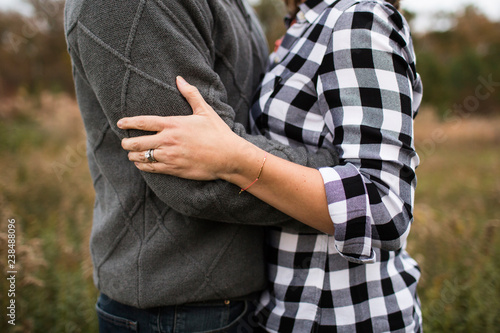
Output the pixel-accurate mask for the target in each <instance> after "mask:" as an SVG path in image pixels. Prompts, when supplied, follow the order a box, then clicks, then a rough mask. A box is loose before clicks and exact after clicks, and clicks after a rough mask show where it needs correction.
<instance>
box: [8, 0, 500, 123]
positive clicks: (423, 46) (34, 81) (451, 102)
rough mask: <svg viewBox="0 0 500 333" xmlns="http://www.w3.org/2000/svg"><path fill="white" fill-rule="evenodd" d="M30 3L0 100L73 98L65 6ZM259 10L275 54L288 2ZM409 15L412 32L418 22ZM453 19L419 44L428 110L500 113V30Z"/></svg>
mask: <svg viewBox="0 0 500 333" xmlns="http://www.w3.org/2000/svg"><path fill="white" fill-rule="evenodd" d="M26 1H27V2H28V3H30V4H31V6H32V7H33V14H32V15H31V16H29V17H26V16H22V15H20V14H17V13H13V12H8V13H6V12H0V96H6V95H13V94H16V93H18V92H19V90H20V89H22V90H24V91H27V92H28V93H30V94H33V95H37V94H39V93H40V92H41V91H44V90H49V91H54V92H58V91H64V92H68V93H70V94H73V82H72V77H71V63H70V58H69V56H68V54H67V51H66V42H65V40H64V29H63V11H64V0H26ZM254 8H255V11H256V13H257V15H258V16H259V18H260V20H261V23H262V26H263V29H264V32H265V34H266V37H267V40H268V45H269V49H270V51H272V50H273V49H274V42H275V41H276V40H277V39H279V38H280V37H281V36H283V34H284V33H285V25H284V23H283V17H284V16H285V14H286V12H285V6H284V4H283V1H282V0H260V1H259V2H257V3H256V4H255V5H254ZM403 14H404V15H405V17H406V19H407V20H408V21H409V22H410V24H412V20H413V19H414V17H415V14H414V13H411V12H406V11H403ZM450 17H451V19H452V21H453V22H454V24H453V25H452V27H451V28H450V29H449V30H447V31H430V32H428V33H426V34H418V35H417V34H415V35H414V36H413V37H414V42H415V49H416V52H417V59H418V63H417V67H418V71H419V72H420V74H421V75H422V79H423V81H424V90H425V92H424V104H428V105H432V106H434V107H435V108H436V109H437V110H438V111H439V112H440V113H441V114H442V115H450V114H454V113H455V114H456V113H458V112H461V111H460V110H461V109H464V107H466V108H468V109H469V110H473V112H474V113H477V114H479V113H487V112H492V111H493V110H497V109H499V107H498V106H499V105H500V94H499V93H498V91H495V90H498V89H499V88H500V85H499V84H498V83H497V82H500V66H498V65H497V62H498V59H500V23H499V22H491V21H490V20H488V18H487V17H486V16H484V15H483V14H481V13H480V12H479V11H478V10H477V9H476V8H475V7H473V6H469V7H467V8H465V9H464V11H463V12H461V13H459V14H456V15H455V16H450ZM484 82H489V83H490V85H489V87H488V88H489V89H487V90H485V91H484V93H485V94H486V93H488V98H483V96H485V95H484V94H483V95H481V96H480V97H481V98H479V97H478V96H477V88H478V86H480V85H481V84H483V85H484ZM484 89H485V88H483V90H484ZM467 103H468V105H464V104H467ZM469 113H472V112H469Z"/></svg>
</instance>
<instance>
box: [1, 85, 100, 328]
mask: <svg viewBox="0 0 500 333" xmlns="http://www.w3.org/2000/svg"><path fill="white" fill-rule="evenodd" d="M84 146H85V137H84V133H83V127H82V123H81V120H80V117H79V113H78V108H77V106H76V103H75V101H74V100H73V99H71V98H68V97H66V96H54V95H48V94H43V95H41V96H40V98H39V99H36V100H33V99H30V98H26V97H24V98H23V97H22V96H21V97H19V98H16V99H12V100H8V101H5V100H3V101H2V103H1V105H0V170H2V172H1V173H0V205H1V212H0V221H1V223H0V256H1V258H2V259H1V260H0V269H1V271H2V272H6V271H7V268H6V258H7V242H6V240H7V238H6V237H7V235H6V233H7V220H8V219H12V218H13V219H15V220H16V240H17V246H16V269H17V271H18V274H17V281H16V297H15V299H16V317H17V318H16V319H17V320H16V326H15V327H13V326H11V325H8V324H7V322H6V320H5V319H6V317H5V316H4V313H5V311H1V313H2V319H1V320H0V331H1V332H95V331H96V330H97V327H96V320H95V315H94V310H93V307H94V303H95V299H96V291H95V288H94V287H93V284H92V281H91V274H92V266H91V262H90V259H89V250H88V238H89V233H90V228H91V223H92V207H93V195H94V194H93V190H92V184H91V180H90V176H89V173H88V167H87V162H86V158H85V151H84ZM6 282H7V281H6V280H5V279H2V282H1V283H0V286H1V291H0V293H1V296H0V306H1V308H2V309H5V308H6V306H7V303H6V302H7V301H8V298H7V291H6V290H7V288H6V287H7V283H6Z"/></svg>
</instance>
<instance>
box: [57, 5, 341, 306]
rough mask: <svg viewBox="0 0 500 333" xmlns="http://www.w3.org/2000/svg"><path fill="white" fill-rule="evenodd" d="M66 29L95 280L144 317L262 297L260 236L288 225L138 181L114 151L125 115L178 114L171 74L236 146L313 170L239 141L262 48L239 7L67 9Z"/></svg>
mask: <svg viewBox="0 0 500 333" xmlns="http://www.w3.org/2000/svg"><path fill="white" fill-rule="evenodd" d="M65 29H66V36H67V41H68V49H69V52H70V55H71V57H72V61H73V68H74V79H75V86H76V93H77V97H78V103H79V105H80V109H81V114H82V118H83V121H84V125H85V129H86V132H87V146H88V149H87V151H88V161H89V166H90V171H91V175H92V178H93V182H94V187H95V192H96V200H95V207H94V221H93V225H92V235H91V242H90V248H91V254H92V260H93V264H94V280H95V283H96V285H97V287H98V288H99V290H100V291H101V292H103V293H105V294H107V295H108V296H110V297H111V298H113V299H115V300H116V301H119V302H122V303H125V304H128V305H132V306H136V307H140V308H148V307H153V306H161V305H172V304H182V303H187V302H197V301H205V300H215V299H231V298H242V297H245V296H246V295H249V294H251V293H253V292H255V291H259V290H261V289H262V288H264V286H265V280H266V279H265V275H264V258H263V247H262V244H263V237H262V236H263V230H262V227H261V226H265V225H276V224H282V223H291V222H289V221H290V218H288V217H287V216H285V215H284V214H282V213H280V212H278V211H276V210H275V209H273V208H271V207H269V206H268V205H266V204H265V203H263V202H261V201H259V200H258V199H256V198H255V197H253V196H251V195H249V194H247V193H244V194H242V195H238V190H239V189H238V188H237V187H236V186H234V185H232V184H229V183H226V182H223V181H212V182H196V181H190V180H184V179H179V178H175V177H170V176H165V175H158V174H148V173H141V172H140V171H138V170H137V169H136V168H135V166H134V165H133V163H131V162H130V161H128V159H127V152H125V151H124V150H123V149H122V148H121V146H120V140H121V139H122V138H124V137H130V136H137V135H143V134H145V133H141V132H139V131H123V130H120V129H118V128H117V127H116V122H117V121H118V120H119V119H120V118H122V117H125V116H135V115H141V114H149V115H164V116H168V115H187V114H190V113H191V109H190V107H189V105H188V104H187V103H186V101H185V100H184V99H183V98H182V96H181V95H180V94H179V93H178V91H177V89H176V85H175V77H176V76H177V75H182V76H183V77H184V78H186V79H187V80H188V82H191V83H193V84H194V85H196V86H197V87H198V88H199V89H200V92H201V93H202V95H203V96H204V97H205V99H206V100H207V101H208V102H209V103H210V104H211V105H212V106H213V107H214V109H215V110H217V112H218V113H219V114H220V116H221V117H222V118H223V119H224V120H225V121H226V122H227V124H228V125H229V126H230V127H231V128H233V130H234V131H235V132H236V133H238V134H239V135H241V136H243V137H245V138H247V139H248V140H250V141H252V142H253V143H255V144H256V145H258V146H260V147H262V148H263V149H265V150H267V151H268V152H270V153H272V154H275V155H278V156H280V157H283V158H285V159H288V160H291V161H293V162H296V163H299V164H302V165H308V166H312V167H319V166H326V165H332V164H334V163H335V162H336V160H335V156H332V155H330V154H329V153H326V152H324V151H321V152H320V153H318V154H314V155H312V154H309V153H307V152H306V151H305V150H303V149H292V148H290V147H286V146H283V145H281V144H278V143H276V142H272V141H269V140H267V139H264V138H263V137H251V136H249V135H247V134H246V131H245V125H246V122H247V110H248V109H249V104H250V102H251V101H250V100H251V95H252V91H253V90H254V89H255V88H256V86H257V84H258V80H259V78H260V75H261V74H262V72H263V71H264V69H265V59H266V58H267V55H266V52H267V51H266V48H265V46H264V45H265V41H264V38H263V35H262V33H261V30H260V28H259V26H258V24H257V23H256V22H255V19H254V17H253V14H251V11H249V10H248V5H245V4H243V2H242V1H241V0H133V1H122V0H120V1H117V0H68V1H67V4H66V15H65Z"/></svg>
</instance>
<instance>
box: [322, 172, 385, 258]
mask: <svg viewBox="0 0 500 333" xmlns="http://www.w3.org/2000/svg"><path fill="white" fill-rule="evenodd" d="M319 172H320V173H321V176H322V177H323V182H324V184H325V191H326V198H327V201H328V211H329V212H330V217H331V219H332V222H333V224H334V227H335V234H334V238H335V247H336V249H337V251H338V252H339V253H340V255H341V256H342V257H344V258H345V259H347V260H349V261H351V262H354V263H358V264H367V263H372V262H375V251H373V249H372V217H371V213H370V201H369V198H368V192H367V190H366V187H365V183H364V181H363V177H362V176H361V174H360V173H359V171H358V169H357V168H356V167H355V166H354V165H352V164H349V163H348V164H346V165H339V166H335V167H329V168H321V169H319Z"/></svg>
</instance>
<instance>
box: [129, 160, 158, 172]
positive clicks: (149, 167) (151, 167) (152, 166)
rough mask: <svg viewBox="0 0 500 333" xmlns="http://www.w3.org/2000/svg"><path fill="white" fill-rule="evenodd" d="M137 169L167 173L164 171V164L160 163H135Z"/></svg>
mask: <svg viewBox="0 0 500 333" xmlns="http://www.w3.org/2000/svg"><path fill="white" fill-rule="evenodd" d="M134 164H135V166H136V168H137V169H139V170H141V171H146V172H150V173H165V172H164V171H163V170H162V164H159V163H140V162H135V163H134Z"/></svg>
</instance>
